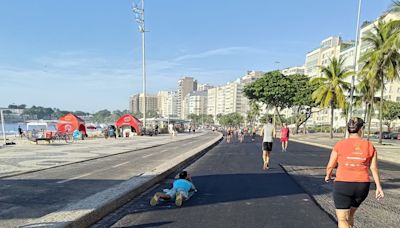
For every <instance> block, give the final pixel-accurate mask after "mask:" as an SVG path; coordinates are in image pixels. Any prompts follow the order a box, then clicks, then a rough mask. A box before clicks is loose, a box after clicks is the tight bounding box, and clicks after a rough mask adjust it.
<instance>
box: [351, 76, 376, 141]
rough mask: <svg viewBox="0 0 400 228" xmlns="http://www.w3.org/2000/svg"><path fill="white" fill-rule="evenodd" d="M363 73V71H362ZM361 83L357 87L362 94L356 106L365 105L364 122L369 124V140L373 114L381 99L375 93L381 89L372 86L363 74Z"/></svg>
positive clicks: (357, 99)
mask: <svg viewBox="0 0 400 228" xmlns="http://www.w3.org/2000/svg"><path fill="white" fill-rule="evenodd" d="M361 72H363V71H361ZM358 76H359V79H360V82H359V83H358V85H357V88H356V89H357V92H358V94H360V95H359V96H358V97H357V98H356V105H358V106H362V105H363V104H364V107H365V110H364V120H365V121H366V122H367V123H368V139H369V135H370V133H371V119H372V112H373V110H374V105H376V104H377V103H378V101H379V100H380V99H379V98H376V97H375V91H377V90H378V89H379V85H377V84H375V85H374V84H372V83H370V81H368V78H366V77H364V76H363V75H362V74H359V75H358Z"/></svg>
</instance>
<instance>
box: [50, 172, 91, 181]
mask: <svg viewBox="0 0 400 228" xmlns="http://www.w3.org/2000/svg"><path fill="white" fill-rule="evenodd" d="M93 173H95V172H90V173H85V174H82V175H79V176H76V177H71V178H68V179H65V180H62V181H57V182H56V183H57V184H63V183H67V182H70V181H73V180H76V179H79V178H82V177H87V176H90V175H92V174H93Z"/></svg>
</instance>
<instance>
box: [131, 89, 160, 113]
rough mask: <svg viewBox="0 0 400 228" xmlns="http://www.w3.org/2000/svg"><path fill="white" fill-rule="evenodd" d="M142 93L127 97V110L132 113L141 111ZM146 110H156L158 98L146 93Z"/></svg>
mask: <svg viewBox="0 0 400 228" xmlns="http://www.w3.org/2000/svg"><path fill="white" fill-rule="evenodd" d="M143 101H144V96H143V93H140V94H136V95H133V96H131V97H130V99H129V110H130V111H131V112H132V113H138V112H140V113H142V112H143ZM146 111H147V112H149V111H156V112H157V111H158V98H157V96H154V95H149V94H147V95H146Z"/></svg>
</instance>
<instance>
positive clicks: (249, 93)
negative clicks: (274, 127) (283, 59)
mask: <svg viewBox="0 0 400 228" xmlns="http://www.w3.org/2000/svg"><path fill="white" fill-rule="evenodd" d="M293 85H294V84H293V83H291V79H290V78H289V77H286V76H285V75H283V74H282V73H281V72H279V71H272V72H268V73H266V74H265V75H264V76H263V77H261V78H259V79H257V80H256V81H255V82H253V83H251V84H249V85H247V86H245V88H244V90H243V92H244V94H245V96H246V97H247V98H248V99H250V100H254V101H257V102H261V103H264V104H265V105H267V107H269V106H272V107H274V108H275V111H276V113H277V114H278V117H279V118H280V113H279V110H281V109H284V108H288V107H291V106H292V105H293V97H294V96H295V93H296V88H295V87H294V86H293ZM280 122H282V121H280Z"/></svg>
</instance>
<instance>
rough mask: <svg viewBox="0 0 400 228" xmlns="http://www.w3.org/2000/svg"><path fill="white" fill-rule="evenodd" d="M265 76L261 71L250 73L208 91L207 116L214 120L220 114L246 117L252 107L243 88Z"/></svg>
mask: <svg viewBox="0 0 400 228" xmlns="http://www.w3.org/2000/svg"><path fill="white" fill-rule="evenodd" d="M263 75H264V72H261V71H248V72H247V74H246V75H245V76H243V77H242V78H239V79H237V80H235V81H233V82H229V83H227V84H226V85H224V86H218V87H215V88H212V89H209V90H208V91H207V95H208V102H207V114H210V115H213V116H214V118H216V116H217V115H218V114H223V115H225V114H229V113H233V112H238V113H240V114H242V115H246V113H247V111H249V110H250V107H249V106H250V105H249V100H248V99H247V98H246V97H245V95H244V94H243V88H244V86H245V85H247V84H250V83H252V82H254V81H255V80H257V79H258V78H260V77H262V76H263Z"/></svg>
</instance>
